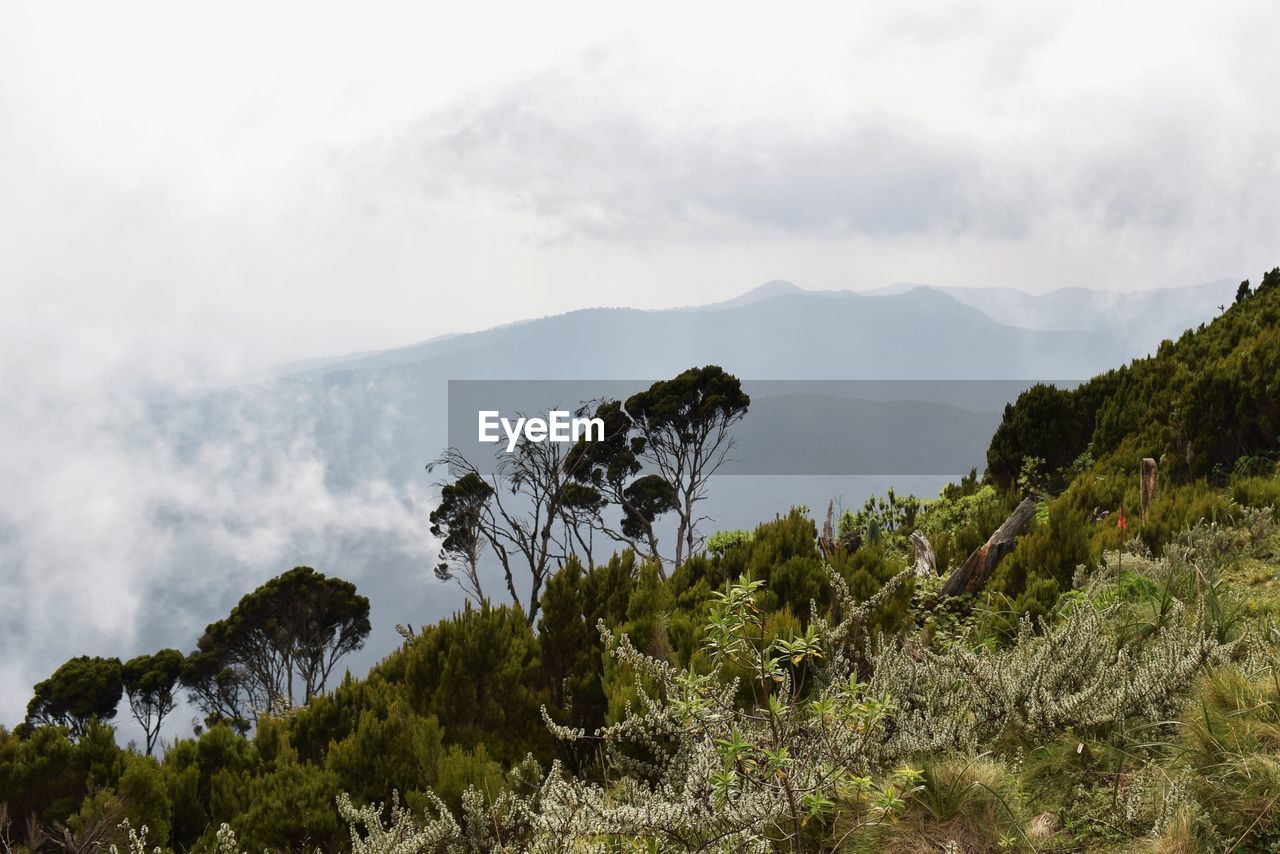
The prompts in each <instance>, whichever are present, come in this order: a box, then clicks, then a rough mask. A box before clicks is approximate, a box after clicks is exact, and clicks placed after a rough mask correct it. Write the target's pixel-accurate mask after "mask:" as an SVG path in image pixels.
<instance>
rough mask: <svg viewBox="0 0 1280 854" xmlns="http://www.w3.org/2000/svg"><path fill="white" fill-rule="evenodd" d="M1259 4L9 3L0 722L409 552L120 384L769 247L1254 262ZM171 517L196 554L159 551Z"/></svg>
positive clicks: (419, 539) (1263, 134)
mask: <svg viewBox="0 0 1280 854" xmlns="http://www.w3.org/2000/svg"><path fill="white" fill-rule="evenodd" d="M641 11H642V12H643V16H641V14H640V12H641ZM1277 24H1280V11H1277V9H1276V7H1275V6H1274V5H1272V4H1267V3H1227V4H1216V5H1214V6H1211V7H1210V6H1193V5H1181V6H1180V5H1177V4H1174V5H1170V4H1161V3H1114V2H1089V3H1073V4H1069V5H1063V4H1059V5H1057V6H1053V7H1046V6H1041V5H1033V4H1022V5H1019V6H1016V7H1012V8H1011V7H1010V6H1009V4H997V3H994V2H977V3H957V4H950V5H948V6H946V7H945V8H944V7H940V6H939V5H938V4H936V3H925V2H918V3H908V4H869V3H868V4H833V5H832V6H831V7H829V8H825V9H823V8H817V7H808V8H804V7H801V8H791V7H782V6H779V5H778V4H742V3H732V4H730V3H710V4H694V5H690V4H687V3H683V4H676V3H651V4H646V5H645V6H644V7H643V9H642V10H637V12H636V14H634V15H629V16H627V17H622V16H620V15H619V13H618V11H617V8H616V7H610V6H609V5H608V4H599V3H576V4H563V5H560V4H510V5H508V6H506V7H504V8H501V9H497V8H494V7H492V6H491V5H486V6H471V7H466V8H461V7H455V8H451V9H449V10H447V11H445V10H443V9H442V7H439V6H431V5H422V4H372V5H362V6H361V7H360V9H359V11H358V12H357V11H356V10H355V9H354V7H351V6H350V5H345V4H344V5H341V6H337V5H335V6H326V5H325V4H313V3H305V4H304V3H291V4H272V5H269V6H264V5H262V4H249V3H223V4H218V5H217V6H213V7H209V8H208V9H204V10H195V9H193V8H191V7H189V6H179V5H174V4H171V3H162V2H155V3H115V4H111V5H110V6H104V5H102V4H92V3H84V4H80V5H78V6H77V7H76V8H75V9H74V10H69V9H68V8H67V7H66V6H64V5H59V6H57V7H54V6H49V5H39V4H34V5H26V6H20V5H18V4H9V5H6V6H5V7H4V9H3V10H2V11H0V185H2V186H3V187H4V188H5V189H4V193H3V195H2V196H0V288H3V306H4V308H3V311H0V389H2V390H3V398H4V405H3V408H2V409H0V508H3V509H2V510H0V583H2V584H3V586H4V593H5V595H4V597H3V599H0V625H3V628H0V646H2V648H3V651H4V656H3V660H4V664H3V665H0V690H2V694H3V696H4V697H5V703H4V704H3V705H2V706H0V720H13V719H14V716H15V715H16V714H18V713H20V707H21V705H22V704H23V703H24V702H25V696H24V692H25V687H24V686H29V685H30V684H31V683H32V682H33V681H34V680H35V679H37V678H40V677H42V676H43V675H45V673H46V672H47V671H48V669H50V668H51V666H53V665H55V664H56V663H57V662H58V661H60V660H61V659H63V658H65V657H67V656H69V655H74V654H79V653H81V652H84V651H89V650H93V651H99V650H102V651H106V650H117V651H119V652H120V654H122V655H123V654H126V653H127V652H129V651H130V650H137V649H140V648H141V645H143V644H148V643H153V642H163V643H166V644H175V645H179V646H181V645H184V644H186V643H187V642H189V638H190V637H191V632H190V629H191V626H193V625H198V624H200V623H201V621H203V620H207V619H210V618H212V617H214V616H217V615H218V613H219V609H220V608H222V607H223V606H225V605H227V604H229V600H230V599H232V598H234V597H235V596H238V595H239V594H240V593H243V592H244V591H245V590H247V589H248V586H247V585H250V584H251V583H253V582H255V581H257V580H261V579H262V578H264V577H266V576H267V575H269V574H271V573H273V572H276V571H279V570H280V569H283V568H286V566H285V565H286V564H288V563H289V562H290V561H292V560H295V559H297V560H301V559H302V557H301V556H300V555H298V553H299V552H303V553H308V552H307V550H308V549H310V552H309V554H311V555H312V556H314V557H315V558H316V559H317V560H321V559H323V557H324V555H325V554H327V553H336V551H335V549H336V548H337V547H336V546H334V545H333V544H334V543H342V544H346V543H349V542H350V541H351V540H358V539H360V538H363V537H379V538H383V539H384V540H385V541H388V542H392V543H395V544H397V547H398V548H401V549H402V550H403V552H404V553H405V554H406V555H424V554H426V552H427V551H428V550H429V543H427V542H426V540H425V539H424V537H425V533H424V528H425V526H424V525H423V524H422V519H421V517H420V513H421V507H416V508H415V507H414V506H413V503H414V500H413V499H415V496H408V498H406V496H405V495H403V494H397V493H396V492H395V491H394V490H391V489H390V488H389V487H387V485H386V483H384V482H383V481H382V480H380V479H379V478H377V477H372V478H370V479H368V480H367V481H366V482H363V483H360V484H357V485H355V486H354V487H353V488H352V490H351V491H349V492H348V491H346V490H335V489H333V488H331V485H330V484H329V483H328V482H327V480H326V475H327V474H329V473H327V472H326V471H324V470H322V469H321V468H320V465H319V462H318V460H317V458H316V456H315V454H314V453H313V452H312V449H311V447H310V446H309V444H308V440H307V437H308V430H309V428H310V425H307V424H305V423H304V424H298V425H295V426H296V431H295V433H294V434H292V435H291V438H290V441H284V440H283V439H282V438H281V437H273V438H272V441H271V442H269V443H264V442H262V441H261V440H260V437H256V436H254V435H253V434H251V433H245V432H241V433H237V432H236V431H231V432H229V433H226V434H224V435H222V436H221V437H220V438H219V439H218V441H215V442H212V443H210V444H208V445H207V446H206V447H204V448H202V449H201V450H200V451H199V453H197V454H195V455H194V456H184V454H183V453H180V452H178V451H175V449H174V448H173V447H172V445H171V444H169V443H168V442H167V440H161V439H159V438H157V437H156V436H154V435H153V434H151V433H149V432H148V431H149V430H150V429H151V428H150V427H148V426H146V425H148V424H149V423H150V419H149V418H148V417H147V413H146V411H145V407H146V406H147V405H148V404H149V403H150V402H154V401H156V400H161V399H167V398H169V397H170V396H172V395H174V394H180V393H195V392H196V391H198V390H200V389H205V388H209V387H212V386H216V385H218V384H223V383H227V382H230V381H232V380H233V379H234V378H236V377H238V376H240V375H242V373H243V372H245V371H247V370H251V369H255V368H258V367H261V366H263V365H265V364H267V363H269V362H272V361H274V360H284V359H291V358H301V357H306V356H312V355H322V354H330V353H338V352H344V351H348V350H356V349H367V348H379V347H387V346H393V345H396V344H402V343H408V342H412V341H415V340H420V339H423V338H426V337H429V336H431V335H435V334H439V333H444V332H451V331H461V330H467V329H474V328H478V327H484V326H490V325H494V324H497V323H501V322H506V321H511V320H517V319H521V318H525V317H529V316H537V315H542V314H547V313H552V312H556V311H562V310H567V309H569V308H574V307H579V306H582V305H592V304H611V305H621V304H626V305H636V306H640V307H654V306H661V305H672V304H688V303H692V302H711V301H715V300H718V299H723V298H727V297H730V296H732V295H734V294H735V293H737V292H741V291H743V290H745V289H746V288H748V287H750V286H752V285H755V284H757V283H759V282H761V281H764V280H767V279H771V278H788V279H792V280H793V281H796V282H799V283H801V284H802V285H805V286H808V287H813V288H841V287H873V286H878V285H883V284H886V283H889V282H892V281H895V280H913V281H935V282H939V283H943V284H992V285H1017V286H1023V287H1027V288H1030V289H1047V288H1049V287H1054V286H1061V285H1068V284H1084V285H1093V286H1098V287H1103V288H1116V287H1148V286H1155V285H1174V284H1189V283H1193V282H1198V281H1205V280H1210V279H1216V278H1219V277H1222V276H1233V277H1244V276H1247V275H1253V276H1255V277H1256V275H1257V274H1258V273H1259V272H1261V270H1262V269H1264V268H1268V267H1270V266H1274V265H1275V264H1276V263H1278V262H1280V246H1278V245H1277V242H1276V238H1275V235H1277V234H1280V205H1277V204H1275V199H1277V198H1280V115H1277V114H1276V112H1275V110H1274V109H1272V106H1273V104H1272V102H1273V100H1274V92H1275V91H1276V89H1277V87H1278V86H1280V54H1277V53H1276V51H1274V50H1273V49H1272V48H1271V46H1270V45H1268V44H1267V43H1266V42H1265V39H1264V38H1263V37H1262V34H1264V33H1268V32H1274V31H1275V30H1276V28H1277V27H1276V25H1277ZM295 440H296V441H295ZM175 520H176V521H175ZM175 531H176V532H177V533H175ZM343 548H346V546H345V545H344V546H343ZM192 550H201V554H202V555H203V556H204V557H203V561H204V562H203V564H202V565H203V566H205V567H208V566H218V567H223V568H224V569H225V574H223V573H219V574H216V575H208V574H204V575H192V573H190V572H187V571H185V569H184V566H183V565H182V561H183V560H184V559H185V557H186V556H189V555H190V554H191V553H192ZM282 561H284V562H285V563H282ZM320 568H321V569H325V567H320ZM365 571H369V572H371V570H369V568H368V567H364V568H356V572H357V573H358V572H365ZM339 574H342V573H341V572H340V573H339ZM348 574H350V573H348ZM359 580H360V579H357V581H359ZM367 580H369V581H370V582H371V583H374V584H377V583H379V582H377V581H376V580H375V579H372V578H370V579H367ZM386 583H391V582H386ZM395 583H397V584H400V583H402V582H395ZM403 583H408V582H403ZM402 598H403V597H402ZM409 598H411V597H409ZM214 600H217V601H216V602H215V601H214ZM215 604H216V606H217V607H212V606H213V605H215ZM197 606H198V607H197ZM376 606H377V603H376V602H375V607H376ZM197 612H198V613H197ZM147 627H153V628H147ZM170 629H172V633H167V632H169V631H170Z"/></svg>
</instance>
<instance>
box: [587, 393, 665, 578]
mask: <svg viewBox="0 0 1280 854" xmlns="http://www.w3.org/2000/svg"><path fill="white" fill-rule="evenodd" d="M593 417H595V418H599V419H600V420H601V421H603V422H604V439H603V440H598V441H589V440H588V439H587V438H583V439H581V440H579V441H578V443H577V444H576V445H574V447H573V449H572V450H570V451H569V454H568V456H567V457H566V465H567V467H568V469H569V471H570V472H572V474H573V477H574V478H575V479H576V481H577V482H578V483H579V484H581V485H583V488H584V489H588V490H590V492H591V494H592V495H594V496H596V497H597V501H596V504H595V507H594V510H595V512H594V515H593V516H592V517H591V522H592V523H593V524H594V525H595V526H596V527H598V528H599V529H600V531H601V532H602V533H604V534H605V535H606V536H608V537H609V538H610V539H612V540H614V541H616V542H619V543H622V544H623V545H626V546H628V547H629V548H631V549H633V550H634V551H635V552H637V553H638V554H642V555H645V556H646V557H648V558H649V559H650V560H652V561H655V562H658V563H661V561H662V558H661V556H660V555H659V553H658V537H657V535H656V533H655V532H654V528H653V525H654V522H655V520H656V519H657V518H658V517H659V516H661V515H662V514H663V513H666V512H668V511H670V510H672V509H674V507H675V490H674V489H673V488H672V487H671V485H670V484H669V483H667V481H665V480H664V479H663V478H662V477H661V476H659V475H647V476H644V477H639V478H637V477H636V475H638V474H639V472H640V470H641V468H642V467H643V464H642V462H641V459H640V455H641V454H642V453H643V452H644V447H645V440H644V437H642V436H638V435H635V434H633V432H632V422H631V418H630V416H629V415H628V414H627V412H626V410H624V409H623V408H622V403H621V402H619V401H616V400H603V401H600V402H598V404H597V405H596V408H595V412H594V414H593ZM608 504H615V505H617V506H619V507H620V508H622V519H621V520H620V524H619V525H618V526H617V527H612V526H610V525H609V524H607V523H606V522H605V521H604V518H603V515H602V513H601V511H603V509H604V507H605V506H606V505H608Z"/></svg>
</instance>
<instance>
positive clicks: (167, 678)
mask: <svg viewBox="0 0 1280 854" xmlns="http://www.w3.org/2000/svg"><path fill="white" fill-rule="evenodd" d="M183 663H184V658H183V655H182V653H180V652H178V651H177V650H176V649H162V650H160V651H159V652H157V653H154V654H153V655H139V656H137V657H136V658H131V659H129V660H128V661H126V662H125V663H124V666H123V667H122V669H121V675H122V678H123V682H124V692H125V696H126V697H128V699H129V709H130V710H131V711H132V712H133V717H134V719H135V720H136V721H137V722H138V724H139V725H140V726H141V727H142V729H143V732H144V733H145V737H146V748H147V755H148V756H150V755H151V752H152V750H154V749H155V746H156V741H157V740H158V739H159V737H160V727H161V725H162V724H163V723H164V719H165V717H166V716H168V714H169V713H170V712H172V711H173V710H174V708H175V707H176V706H177V700H176V698H175V697H174V690H175V689H176V688H177V686H178V680H179V679H180V678H181V677H182V666H183Z"/></svg>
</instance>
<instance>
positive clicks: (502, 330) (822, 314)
mask: <svg viewBox="0 0 1280 854" xmlns="http://www.w3.org/2000/svg"><path fill="white" fill-rule="evenodd" d="M930 295H934V296H930ZM1233 297H1234V285H1233V284H1231V282H1230V280H1227V279H1221V280H1217V281H1214V282H1208V283H1205V284H1202V285H1194V286H1190V287H1180V288H1160V289H1156V290H1148V291H1126V292H1108V291H1097V290H1091V289H1088V288H1075V287H1073V288H1061V289H1058V290H1055V291H1049V292H1047V293H1044V294H1032V293H1029V292H1026V291H1022V290H1019V289H1016V288H1005V287H1001V288H972V287H945V286H937V285H924V284H915V283H908V282H902V283H897V284H894V285H889V286H887V287H884V288H879V289H876V290H872V291H863V292H858V291H848V290H842V291H836V290H821V291H811V290H805V289H803V288H801V287H799V286H797V285H795V284H793V283H791V282H788V281H785V280H781V279H775V280H772V281H769V282H765V283H764V284H762V285H759V286H758V287H755V288H752V289H751V290H749V291H746V292H745V293H743V294H740V295H739V296H737V297H733V298H732V299H728V300H724V301H721V302H716V303H710V304H706V305H699V306H690V307H679V308H669V309H632V308H586V309H578V310H575V311H570V312H566V313H564V314H559V315H551V316H548V317H542V318H535V319H530V320H524V321H519V322H516V323H510V324H504V325H502V326H497V327H492V328H489V329H483V330H479V331H476V332H467V333H450V334H446V335H441V336H437V337H435V338H431V339H428V340H425V341H422V342H419V343H417V344H409V345H406V346H403V347H397V348H394V349H390V350H382V351H373V352H366V353H356V354H350V355H347V356H340V357H332V358H321V359H311V360H306V361H304V362H298V363H293V364H292V365H285V366H281V367H280V368H279V369H277V371H275V372H274V375H276V376H281V377H285V376H287V377H293V378H304V377H315V376H321V375H323V374H325V373H329V372H331V371H335V370H351V369H366V368H374V367H386V366H390V365H396V364H409V363H413V362H419V361H426V360H431V359H443V358H457V357H460V356H461V355H462V354H465V353H472V354H474V355H475V356H476V357H477V358H478V359H479V360H480V361H481V362H484V361H485V359H484V355H483V352H484V351H488V350H490V349H491V348H494V347H498V348H500V349H502V350H509V349H510V348H509V346H508V342H514V341H523V342H534V341H536V340H538V339H540V338H541V339H542V340H544V341H545V340H553V341H558V342H562V343H563V344H564V345H566V346H567V345H568V343H569V342H583V343H586V342H588V341H591V342H592V344H593V345H595V351H596V352H597V353H600V352H602V350H608V349H610V347H611V346H615V345H616V344H617V342H621V341H627V342H635V339H637V338H638V337H640V334H641V332H640V331H641V330H643V333H644V334H649V333H651V332H652V331H653V330H654V329H655V327H665V328H668V329H670V330H671V331H670V332H669V333H667V336H666V337H670V336H671V335H672V334H675V333H676V332H677V330H680V331H684V330H687V331H688V332H689V333H690V334H693V333H694V332H695V330H696V331H699V332H703V330H701V327H702V326H703V324H702V323H700V322H699V321H697V320H691V319H690V315H715V314H725V313H731V312H735V311H741V310H747V311H748V314H747V315H742V316H735V315H732V314H725V317H726V318H728V319H730V320H731V322H735V323H742V324H744V325H745V326H748V327H751V328H752V329H756V328H758V327H759V323H757V322H756V320H757V318H755V317H753V316H752V314H753V313H754V312H757V311H760V308H759V307H760V306H761V305H762V304H766V303H767V304H768V305H769V306H770V311H769V312H768V313H769V314H772V310H773V309H776V310H777V311H778V312H779V315H780V316H779V317H778V318H777V320H778V321H779V322H780V323H784V324H785V323H788V322H792V323H793V326H794V324H795V323H799V324H800V325H801V326H802V325H803V321H802V320H801V319H800V316H801V315H804V314H805V313H806V311H807V310H812V313H813V315H814V316H813V317H812V318H811V323H812V327H813V328H814V330H815V331H817V330H825V331H829V332H830V331H834V330H833V328H832V327H833V324H836V323H843V324H846V325H847V327H846V328H848V329H850V330H854V329H858V328H859V327H860V326H862V322H861V321H860V320H859V318H866V319H874V320H877V321H881V322H889V323H901V324H905V326H893V327H891V328H885V327H884V326H877V327H875V328H873V329H869V330H866V331H867V332H869V333H870V334H872V336H873V337H875V338H877V339H884V338H885V337H886V334H885V333H892V336H893V337H897V338H901V337H902V336H903V335H904V333H905V329H906V327H907V326H914V328H915V329H916V330H917V333H918V337H920V338H922V339H923V338H924V337H926V336H927V335H929V334H930V330H929V329H928V325H927V324H928V323H929V322H964V323H966V324H973V325H974V329H978V328H983V329H987V328H989V326H990V325H991V324H994V325H996V326H1002V327H1009V328H1015V329H1019V330H1021V331H1022V332H1023V333H1025V332H1040V333H1084V334H1085V335H1086V336H1097V335H1102V336H1103V337H1104V338H1109V339H1110V340H1109V341H1102V339H1098V338H1093V339H1089V338H1087V337H1086V338H1081V339H1078V340H1077V341H1076V342H1075V343H1077V344H1079V345H1081V346H1082V347H1084V348H1086V349H1085V351H1084V353H1082V354H1081V355H1082V357H1083V361H1082V362H1081V363H1080V367H1081V368H1090V369H1094V370H1102V369H1104V368H1105V367H1106V366H1107V365H1110V364H1114V363H1115V362H1116V361H1126V360H1127V359H1129V358H1133V357H1135V356H1138V355H1145V354H1147V353H1149V352H1152V351H1154V349H1155V347H1156V345H1158V344H1159V342H1160V341H1161V340H1163V339H1164V338H1174V337H1177V336H1178V335H1179V334H1181V333H1182V331H1184V330H1185V329H1188V328H1192V327H1194V326H1196V325H1197V324H1199V323H1203V322H1206V321H1208V320H1210V319H1212V318H1213V316H1214V315H1215V314H1216V313H1217V307H1218V306H1219V305H1228V304H1230V301H1231V299H1232V298H1233ZM835 301H841V302H846V303H847V304H843V305H838V304H836V302H835ZM964 309H967V310H969V311H971V312H972V313H968V312H967V311H964ZM912 312H916V313H919V314H920V317H918V318H916V319H915V321H912V322H908V315H910V314H911V313H912ZM624 319H625V320H624ZM921 324H924V325H923V326H922V325H921ZM619 325H625V326H626V327H628V328H630V329H631V330H632V332H631V334H628V330H627V329H621V330H618V331H619V332H620V333H621V335H620V337H619V338H616V339H615V338H614V337H613V336H612V335H610V336H608V337H606V338H605V339H604V340H599V338H600V336H596V335H592V334H591V333H590V331H589V328H590V327H594V326H600V327H603V328H607V329H617V327H618V326H619ZM566 333H571V334H570V337H556V338H551V339H545V338H543V336H544V335H546V334H555V335H557V336H562V335H565V334H566ZM704 334H705V333H704ZM775 337H776V336H775ZM944 337H946V336H944ZM997 337H998V338H1009V337H1010V336H1009V333H1007V332H1005V333H999V334H998V335H997ZM1012 337H1013V338H1015V339H1018V338H1021V339H1024V340H1025V336H1024V335H1017V334H1015V335H1013V336H1012ZM1067 340H1070V338H1069V337H1063V336H1061V335H1060V336H1058V342H1059V345H1060V343H1061V342H1063V341H1067ZM1099 345H1101V346H1102V347H1103V348H1104V352H1103V355H1102V356H1101V357H1099V358H1093V357H1090V356H1088V355H1087V354H1088V352H1089V349H1091V348H1092V347H1095V346H1099ZM686 349H700V350H704V351H705V350H706V348H686ZM808 349H809V350H812V349H813V348H812V347H808ZM716 352H720V353H722V354H723V355H721V356H719V357H717V356H716V354H715V353H711V354H709V356H707V357H705V358H707V359H709V360H711V361H716V362H730V361H732V359H731V358H730V356H731V355H732V350H730V351H716ZM693 355H694V354H693V353H690V356H693ZM862 355H865V354H862ZM1108 357H1114V358H1111V361H1108ZM538 361H539V360H537V359H535V360H534V362H535V363H537V362H538ZM1043 361H1044V360H1036V359H1032V360H1031V361H1029V362H1024V361H1021V359H1020V355H1019V353H1017V352H1015V353H1011V354H1010V362H1012V363H1016V364H1020V365H1021V366H1022V368H1023V369H1024V370H1027V371H1031V373H1024V374H1023V375H1022V376H1043V375H1044V374H1043V373H1042V372H1041V371H1040V370H1038V369H1039V368H1041V367H1043V364H1041V363H1042V362H1043ZM1050 361H1052V360H1050ZM616 362H617V360H616V359H612V358H609V357H605V358H602V359H601V360H600V364H601V375H608V376H617V374H614V373H613V371H612V369H613V368H614V367H616ZM459 367H463V366H461V365H460V366H459ZM546 367H547V368H552V365H549V364H548V365H546ZM563 367H567V366H561V367H558V368H556V369H557V370H561V369H562V368H563ZM686 367H687V365H686ZM762 367H765V366H762ZM812 367H813V365H812V364H810V365H807V366H806V368H807V369H808V368H812ZM917 367H919V366H917ZM475 368H476V365H471V366H470V368H469V369H466V370H464V373H465V374H467V375H470V374H474V373H475V372H476V371H475ZM1062 368H1064V369H1068V370H1067V372H1068V373H1070V374H1073V375H1081V376H1083V375H1084V374H1082V373H1080V371H1079V370H1076V371H1071V370H1070V368H1071V363H1070V360H1067V364H1063V365H1062ZM846 370H847V368H846ZM483 373H489V372H488V371H485V372H483ZM766 373H767V375H768V376H770V377H773V376H775V373H774V372H773V371H769V370H766ZM1050 373H1053V371H1050ZM573 375H574V376H577V375H578V374H576V373H575V374H573ZM629 375H632V374H629ZM634 375H637V376H638V375H639V374H634ZM646 375H647V374H646ZM821 375H822V376H824V377H825V376H831V375H832V374H830V373H827V372H824V373H822V374H821ZM840 375H841V376H846V375H847V374H840ZM913 375H915V376H920V375H921V374H919V373H914V374H913ZM950 375H951V372H950V370H949V367H948V366H943V367H942V368H941V369H940V371H939V376H950ZM1054 375H1055V376H1065V374H1060V373H1059V374H1054ZM813 376H814V375H812V374H808V375H804V378H812V377H813ZM989 376H995V375H989ZM999 376H1007V374H1004V373H1000V374H999Z"/></svg>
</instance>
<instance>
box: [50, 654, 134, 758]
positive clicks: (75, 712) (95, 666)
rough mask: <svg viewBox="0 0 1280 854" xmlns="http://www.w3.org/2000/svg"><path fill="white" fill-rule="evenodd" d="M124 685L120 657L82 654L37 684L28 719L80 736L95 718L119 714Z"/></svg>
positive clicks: (103, 719) (106, 717)
mask: <svg viewBox="0 0 1280 854" xmlns="http://www.w3.org/2000/svg"><path fill="white" fill-rule="evenodd" d="M121 687H122V681H121V674H120V659H118V658H98V657H90V656H87V655H82V656H80V657H79V658H73V659H71V660H70V661H68V662H66V663H65V664H63V665H62V666H61V667H59V668H58V669H57V670H55V671H54V672H53V675H52V676H50V677H49V678H48V679H46V680H44V681H43V682H40V683H39V684H37V685H36V686H35V696H34V697H32V698H31V702H30V703H28V704H27V722H28V723H31V724H46V725H51V726H61V727H66V728H67V730H68V731H70V733H71V736H72V738H80V737H81V736H83V735H84V734H85V732H87V731H88V728H89V724H90V723H91V722H92V721H94V720H97V721H101V722H103V723H106V722H107V721H110V720H111V719H112V718H114V717H115V716H116V707H117V706H119V704H120V692H121Z"/></svg>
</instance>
